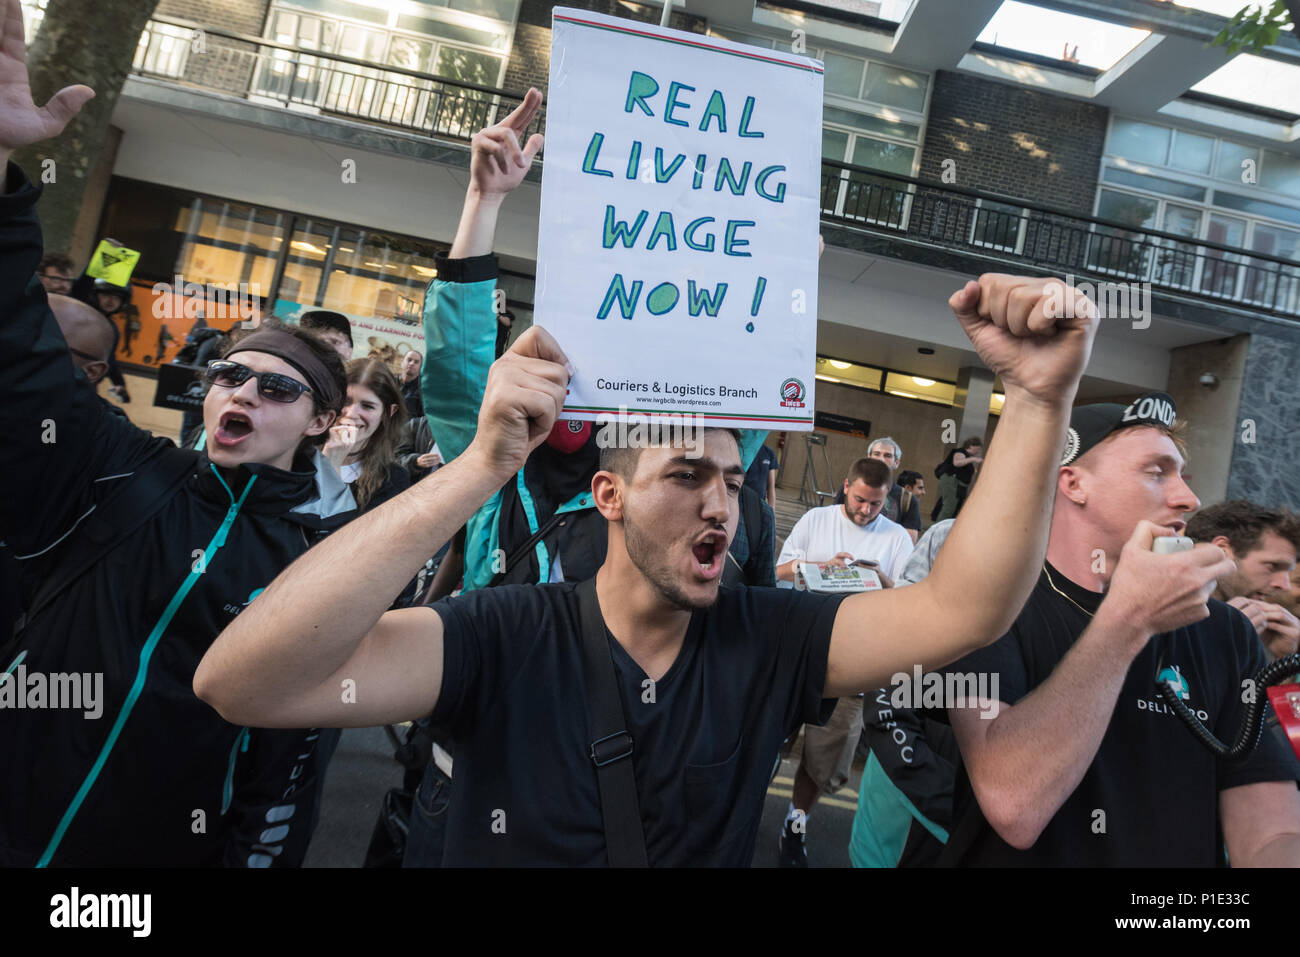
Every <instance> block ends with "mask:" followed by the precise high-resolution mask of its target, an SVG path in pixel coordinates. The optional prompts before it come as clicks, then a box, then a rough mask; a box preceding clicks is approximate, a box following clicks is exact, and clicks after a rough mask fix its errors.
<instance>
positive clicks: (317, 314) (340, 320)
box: [298, 309, 352, 342]
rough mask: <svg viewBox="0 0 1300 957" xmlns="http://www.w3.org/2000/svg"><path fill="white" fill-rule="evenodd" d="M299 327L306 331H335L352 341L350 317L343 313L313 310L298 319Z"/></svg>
mask: <svg viewBox="0 0 1300 957" xmlns="http://www.w3.org/2000/svg"><path fill="white" fill-rule="evenodd" d="M298 325H300V326H302V327H303V328H304V329H315V330H317V331H323V330H325V329H333V330H334V331H335V332H341V333H343V335H345V336H347V337H348V342H351V341H352V323H350V322H348V317H347V316H345V315H343V313H341V312H331V311H330V310H328V309H311V310H308V311H307V312H304V313H303V314H302V315H301V316H299V317H298Z"/></svg>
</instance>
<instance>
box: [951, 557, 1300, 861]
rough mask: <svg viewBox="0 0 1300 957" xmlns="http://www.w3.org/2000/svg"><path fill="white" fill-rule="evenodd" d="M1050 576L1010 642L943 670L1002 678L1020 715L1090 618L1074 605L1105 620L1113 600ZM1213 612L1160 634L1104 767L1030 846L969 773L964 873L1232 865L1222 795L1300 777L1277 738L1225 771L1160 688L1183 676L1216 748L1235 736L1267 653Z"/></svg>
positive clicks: (1125, 703)
mask: <svg viewBox="0 0 1300 957" xmlns="http://www.w3.org/2000/svg"><path fill="white" fill-rule="evenodd" d="M1047 569H1048V570H1050V572H1051V582H1049V581H1048V578H1047V573H1046V571H1045V572H1044V573H1043V574H1040V575H1039V579H1038V584H1037V585H1036V586H1035V588H1034V591H1033V592H1032V593H1031V594H1030V596H1029V601H1028V602H1026V604H1025V607H1024V608H1023V609H1022V610H1021V612H1020V616H1019V617H1018V618H1017V619H1016V621H1015V624H1014V625H1012V627H1011V631H1010V632H1008V633H1007V634H1006V635H1004V636H1003V637H1002V638H1000V639H999V640H998V641H997V642H995V643H994V644H992V645H990V646H989V647H987V648H982V649H980V650H979V651H976V652H974V653H972V654H970V655H967V656H966V657H965V658H963V659H961V660H960V661H958V662H956V663H955V664H953V665H951V666H949V667H948V668H947V669H946V670H947V671H949V672H964V673H979V672H986V673H988V674H990V675H993V674H997V675H998V680H999V689H998V695H997V697H998V698H999V699H1000V700H1001V701H1003V702H1004V703H1006V704H1010V705H1014V704H1015V703H1016V702H1017V701H1019V700H1020V699H1021V698H1023V697H1025V696H1026V695H1027V694H1029V692H1031V691H1033V690H1034V689H1035V688H1036V687H1038V686H1039V685H1040V684H1042V683H1043V682H1044V681H1046V680H1047V679H1048V677H1049V676H1050V675H1051V673H1052V671H1053V669H1054V668H1055V667H1056V666H1057V664H1058V663H1059V662H1060V661H1061V659H1062V658H1064V657H1065V655H1066V653H1067V652H1068V651H1069V650H1070V648H1071V646H1072V645H1073V644H1074V642H1075V640H1076V639H1077V638H1078V636H1079V635H1081V634H1082V633H1083V631H1084V629H1085V628H1087V627H1088V624H1089V623H1090V621H1091V618H1090V616H1089V615H1088V614H1087V613H1086V612H1085V611H1083V610H1082V609H1080V608H1079V607H1076V606H1075V605H1073V604H1071V601H1070V599H1073V600H1074V601H1075V602H1078V604H1079V605H1081V606H1083V608H1085V609H1087V610H1088V612H1095V611H1096V609H1097V607H1098V605H1100V604H1101V599H1102V597H1103V596H1102V595H1100V594H1097V593H1096V592H1090V591H1088V590H1086V589H1084V588H1081V587H1079V586H1078V585H1076V584H1074V582H1072V581H1070V580H1069V579H1067V578H1066V577H1065V576H1064V575H1063V574H1061V573H1060V572H1059V571H1057V570H1056V569H1055V568H1053V567H1051V566H1050V565H1049V566H1047ZM1053 583H1054V584H1055V585H1056V587H1057V588H1059V589H1060V590H1061V591H1062V592H1064V593H1065V595H1068V596H1069V598H1066V597H1063V596H1062V595H1059V594H1057V593H1056V592H1055V591H1054V590H1053V589H1052V587H1051V585H1052V584H1053ZM1209 605H1210V617H1209V618H1207V619H1205V620H1204V621H1201V622H1197V623H1196V624H1194V625H1189V626H1187V627H1184V628H1178V629H1175V630H1174V631H1171V632H1165V633H1163V634H1159V635H1156V636H1154V637H1153V638H1152V639H1151V640H1150V641H1149V642H1148V643H1147V645H1146V647H1145V648H1144V649H1143V650H1142V652H1141V653H1140V654H1138V656H1137V658H1135V659H1134V661H1133V664H1132V666H1131V667H1130V668H1129V671H1128V675H1127V677H1126V678H1125V680H1124V685H1123V687H1122V688H1121V690H1120V694H1119V700H1118V701H1117V702H1116V704H1115V710H1114V713H1113V714H1112V716H1111V720H1110V725H1109V727H1107V729H1106V733H1105V735H1104V737H1103V738H1102V741H1101V746H1100V747H1099V748H1098V750H1097V755H1096V757H1095V758H1094V759H1093V762H1092V764H1091V765H1090V766H1089V768H1088V770H1087V772H1086V773H1085V774H1084V777H1083V780H1082V781H1081V782H1080V783H1079V786H1078V787H1077V788H1075V790H1074V793H1073V794H1071V795H1070V796H1069V798H1067V799H1066V801H1065V803H1064V804H1063V805H1062V806H1061V808H1060V810H1058V811H1057V812H1056V816H1055V817H1053V818H1052V820H1051V821H1050V822H1049V823H1048V825H1047V827H1046V828H1045V829H1044V830H1043V833H1042V834H1041V835H1039V838H1038V840H1037V841H1036V842H1035V843H1034V845H1033V847H1031V848H1029V849H1028V850H1025V851H1018V850H1016V849H1015V848H1013V847H1012V846H1011V845H1009V844H1007V843H1006V842H1005V841H1003V840H1002V838H1000V837H999V836H998V834H997V833H996V832H995V831H994V830H993V828H992V826H991V825H989V823H988V822H987V821H986V820H985V818H984V816H983V814H982V813H981V811H980V808H979V804H978V803H977V802H976V800H975V798H974V795H973V793H972V791H971V785H970V781H969V779H968V778H967V776H966V773H965V769H964V767H963V769H962V771H961V772H960V773H959V774H958V781H957V788H956V790H955V791H954V814H953V820H954V821H956V822H957V825H956V826H955V827H954V829H953V832H952V836H951V838H950V840H949V849H948V855H949V856H946V857H945V860H949V859H950V860H951V861H952V862H953V863H957V864H960V865H963V866H1008V865H1022V866H1031V867H1032V866H1052V865H1064V866H1073V867H1215V866H1222V865H1223V863H1224V861H1225V857H1224V847H1223V839H1222V832H1221V829H1220V827H1219V813H1218V811H1219V792H1220V791H1224V790H1226V789H1228V788H1233V787H1238V786H1240V785H1243V784H1253V783H1256V782H1259V781H1287V780H1295V779H1297V778H1300V762H1297V761H1296V758H1295V755H1294V754H1292V753H1290V752H1289V751H1288V749H1286V748H1284V747H1282V746H1281V745H1280V743H1279V742H1278V741H1277V740H1276V738H1274V737H1273V736H1271V735H1265V736H1263V737H1262V738H1261V739H1260V742H1259V746H1258V747H1257V748H1256V749H1255V751H1254V752H1253V753H1251V754H1250V755H1248V756H1246V757H1245V758H1243V759H1241V760H1239V761H1236V762H1233V763H1231V764H1229V763H1226V762H1221V761H1218V760H1217V759H1216V758H1215V757H1214V755H1212V754H1211V753H1210V752H1209V751H1208V750H1206V749H1205V747H1204V746H1202V745H1201V744H1200V742H1198V741H1197V740H1196V739H1195V738H1194V737H1193V736H1192V734H1191V732H1190V731H1189V730H1188V729H1187V728H1186V726H1184V724H1183V723H1182V721H1180V720H1179V718H1178V717H1177V715H1175V714H1174V713H1173V712H1172V711H1170V710H1169V708H1168V706H1167V705H1166V704H1165V702H1164V699H1163V698H1162V697H1161V696H1160V694H1159V693H1158V691H1157V690H1156V677H1157V675H1158V674H1159V675H1162V676H1163V678H1162V680H1167V679H1170V678H1174V679H1179V678H1180V679H1181V681H1182V685H1181V688H1182V692H1181V693H1182V694H1183V695H1184V698H1183V700H1184V702H1185V703H1186V704H1187V706H1188V707H1189V708H1191V709H1192V710H1193V711H1195V712H1196V715H1197V717H1198V718H1200V720H1201V723H1202V724H1204V725H1205V726H1206V727H1207V728H1209V729H1210V730H1211V731H1212V732H1214V734H1215V736H1216V737H1218V739H1219V740H1220V741H1225V742H1228V743H1231V742H1232V741H1234V740H1235V739H1236V734H1237V728H1238V727H1239V725H1240V722H1241V713H1242V694H1243V685H1242V682H1243V679H1245V678H1248V677H1253V676H1254V675H1255V674H1256V673H1257V672H1258V671H1259V669H1260V668H1261V667H1262V666H1263V665H1264V646H1263V645H1262V644H1261V643H1260V640H1259V638H1258V636H1257V635H1256V634H1255V630H1254V628H1252V627H1251V625H1250V622H1249V621H1248V620H1247V619H1246V617H1245V616H1244V615H1242V614H1241V612H1239V611H1237V610H1236V609H1235V608H1232V607H1230V606H1228V605H1225V604H1223V603H1221V602H1218V601H1211V602H1210V603H1209ZM1262 693H1263V692H1262V690H1261V691H1260V694H1262ZM1081 704H1082V703H1081ZM1049 745H1050V743H1049Z"/></svg>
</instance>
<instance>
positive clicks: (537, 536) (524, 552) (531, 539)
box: [486, 513, 564, 588]
mask: <svg viewBox="0 0 1300 957" xmlns="http://www.w3.org/2000/svg"><path fill="white" fill-rule="evenodd" d="M562 518H564V515H562V514H559V513H556V514H555V515H552V516H551V518H550V520H549V521H548V522H546V523H545V524H543V525H542V527H541V528H539V529H538V530H537V531H535V532H533V534H531V535H529V536H528V537H527V538H526V539H524V541H523V543H522V544H521V545H520V546H519V547H518V548H516V549H515V550H514V551H513V552H511V553H510V554H509V556H507V558H506V565H505V567H504V568H503V569H501V571H499V572H497V573H496V574H495V575H493V576H492V578H491V580H490V581H489V582H488V583H487V586H486V587H488V588H495V587H496V586H497V585H500V584H501V583H502V582H504V581H505V580H506V576H507V575H509V574H510V571H511V569H513V568H514V567H515V566H516V565H518V564H519V563H520V562H522V561H523V560H524V559H525V558H527V557H528V554H529V552H531V551H532V550H533V549H534V548H535V547H536V546H537V543H538V542H540V541H541V540H542V539H543V538H545V537H546V536H547V535H549V534H551V532H553V531H554V530H555V526H557V525H558V524H560V519H562ZM543 584H544V583H543Z"/></svg>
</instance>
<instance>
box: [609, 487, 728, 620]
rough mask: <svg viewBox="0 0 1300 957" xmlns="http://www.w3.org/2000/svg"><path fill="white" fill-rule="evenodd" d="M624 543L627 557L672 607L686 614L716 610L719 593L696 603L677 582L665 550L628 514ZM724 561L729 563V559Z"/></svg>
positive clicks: (724, 558)
mask: <svg viewBox="0 0 1300 957" xmlns="http://www.w3.org/2000/svg"><path fill="white" fill-rule="evenodd" d="M623 541H624V543H625V545H626V547H627V557H628V558H630V559H631V560H632V564H633V565H635V566H636V568H637V571H639V572H640V573H641V576H642V577H643V578H644V579H645V580H646V581H648V582H649V583H650V584H651V586H653V588H654V589H655V591H657V592H659V594H660V595H662V596H663V598H664V600H666V601H668V602H669V603H670V604H672V605H675V606H676V607H678V608H680V609H682V611H702V610H703V609H706V608H712V607H713V604H714V603H715V602H716V601H717V600H718V590H717V588H716V587H715V588H714V589H713V595H712V597H710V598H709V599H707V600H705V601H700V602H697V601H693V600H692V599H691V598H690V596H688V595H687V594H686V593H685V592H684V591H683V590H682V589H681V587H680V586H679V585H678V584H677V582H676V581H675V580H674V579H673V575H672V572H671V570H670V569H669V567H668V562H667V559H666V558H665V557H664V549H663V547H662V546H658V545H656V544H655V543H654V542H652V541H651V540H650V536H648V535H645V534H643V533H642V531H641V528H640V526H639V525H637V523H636V522H635V521H634V520H633V519H631V518H630V517H629V516H628V514H627V512H626V511H624V513H623ZM723 561H726V556H725V555H724V556H723Z"/></svg>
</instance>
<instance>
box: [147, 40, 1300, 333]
mask: <svg viewBox="0 0 1300 957" xmlns="http://www.w3.org/2000/svg"><path fill="white" fill-rule="evenodd" d="M134 71H135V72H136V73H137V74H139V75H141V76H153V77H159V78H165V79H167V80H169V81H170V82H174V83H178V84H181V85H185V86H192V87H196V88H200V89H204V90H211V91H215V92H220V93H226V94H229V95H233V96H239V97H243V98H246V99H248V100H249V101H251V102H261V103H267V104H274V105H278V106H281V107H284V108H287V109H293V110H308V111H312V112H317V113H320V114H323V115H331V116H340V117H345V118H348V119H352V120H361V121H365V122H370V123H377V124H382V125H383V126H386V127H390V128H397V129H403V130H408V131H411V132H416V133H423V134H425V135H428V136H435V137H446V138H450V139H458V140H468V139H469V138H470V137H471V136H473V135H474V134H475V133H476V132H478V131H479V130H481V129H482V128H483V127H485V126H490V125H491V124H493V123H495V122H497V121H498V120H499V119H500V118H502V117H504V116H505V115H507V114H508V113H510V112H511V111H512V110H514V109H515V107H516V106H518V105H519V103H520V102H521V100H522V94H517V93H509V92H506V91H504V90H498V89H495V88H493V87H487V86H479V85H476V84H473V83H464V82H458V81H455V80H450V79H447V78H446V77H439V76H435V75H433V74H429V73H421V72H418V71H413V70H405V69H401V68H399V67H390V66H377V65H375V64H373V63H368V62H365V61H362V60H354V59H351V58H349V57H345V56H340V55H338V54H333V53H325V52H321V51H315V50H304V49H300V48H297V47H291V46H286V45H284V44H281V43H275V42H272V41H269V40H265V39H262V38H259V37H252V36H246V35H243V34H237V33H230V32H227V31H223V30H216V29H211V28H207V27H203V26H202V25H201V24H198V23H194V22H192V21H186V20H178V19H171V18H161V17H159V18H155V19H153V20H151V21H150V22H149V25H148V27H147V28H146V29H145V31H144V33H143V34H142V35H141V38H140V44H139V48H138V50H137V53H136V58H135V63H134ZM544 125H545V112H544V108H543V110H541V111H539V112H538V115H537V117H536V118H535V119H534V120H533V123H532V124H531V125H530V126H529V128H528V130H527V131H526V134H531V133H533V132H541V130H542V129H543V128H544ZM524 138H525V139H526V136H525V137H524ZM821 183H822V189H821V206H822V209H821V213H822V219H823V221H824V222H829V223H837V224H842V225H847V226H851V227H854V228H858V229H862V230H864V231H867V232H873V233H879V234H884V235H890V236H898V237H900V238H904V239H906V240H908V241H909V242H912V243H916V244H920V245H928V246H933V247H941V248H944V249H949V250H957V251H960V252H963V253H966V254H969V255H973V256H975V257H978V258H982V259H988V260H997V261H1001V262H1003V263H1010V264H1012V265H1014V264H1016V263H1023V264H1025V265H1032V266H1035V267H1038V268H1041V269H1044V270H1049V271H1051V272H1054V273H1059V274H1062V275H1065V274H1073V275H1074V276H1075V277H1077V278H1078V279H1080V280H1082V279H1085V278H1086V279H1094V280H1098V281H1108V282H1112V283H1150V284H1151V287H1152V289H1153V290H1162V291H1168V292H1173V293H1180V294H1183V295H1187V296H1191V297H1193V298H1195V299H1199V300H1207V301H1214V302H1224V303H1232V304H1235V305H1240V306H1245V307H1248V308H1250V309H1252V310H1258V311H1264V312H1269V313H1272V314H1275V315H1278V316H1282V317H1286V318H1290V319H1296V318H1300V263H1298V262H1295V261H1293V260H1287V259H1281V258H1278V257H1275V256H1269V255H1266V254H1264V253H1256V252H1250V251H1244V250H1241V249H1235V248H1232V247H1229V246H1223V245H1220V244H1217V243H1213V242H1209V241H1207V240H1197V239H1190V238H1188V237H1186V236H1177V235H1174V234H1171V233H1162V232H1157V231H1153V230H1148V229H1143V228H1140V227H1135V226H1133V225H1126V224H1124V223H1119V222H1112V221H1108V220H1101V219H1093V218H1089V217H1086V216H1079V215H1077V214H1074V213H1070V212H1067V211H1063V210H1057V209H1051V208H1048V207H1043V206H1037V205H1034V204H1031V203H1026V202H1024V201H1022V200H1019V199H1016V198H1015V197H1008V196H999V195H995V194H992V193H984V192H980V191H977V190H969V189H963V188H958V187H955V186H946V185H939V184H936V183H927V182H923V181H921V180H918V179H914V178H912V177H907V176H898V175H895V174H892V173H884V172H879V171H876V170H871V169H866V168H864V167H859V166H852V165H849V164H846V163H837V162H834V161H831V160H824V161H823V162H822V177H821Z"/></svg>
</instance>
